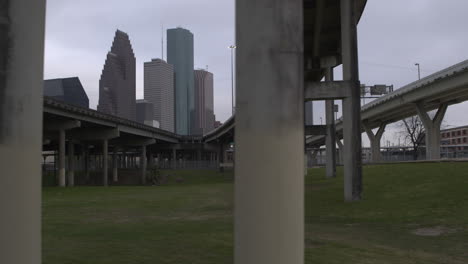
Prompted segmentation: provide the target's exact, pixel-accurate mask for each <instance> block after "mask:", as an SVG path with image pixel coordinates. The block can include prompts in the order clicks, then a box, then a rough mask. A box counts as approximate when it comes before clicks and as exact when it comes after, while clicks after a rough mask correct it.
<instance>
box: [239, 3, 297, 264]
mask: <svg viewBox="0 0 468 264" xmlns="http://www.w3.org/2000/svg"><path fill="white" fill-rule="evenodd" d="M302 6H303V1H302V0H276V1H271V0H256V1H252V0H237V1H236V39H237V50H236V53H237V54H236V55H237V57H236V61H237V66H236V67H237V68H236V76H237V93H236V99H237V100H236V102H237V103H236V132H235V142H236V158H235V160H236V162H235V179H236V180H235V205H236V210H235V222H234V227H235V228H234V230H235V239H234V241H235V247H234V261H235V262H234V263H235V264H259V263H268V264H285V263H287V264H302V263H304V143H305V142H304V63H303V56H304V55H303V45H304V40H303V35H304V30H303V8H302Z"/></svg>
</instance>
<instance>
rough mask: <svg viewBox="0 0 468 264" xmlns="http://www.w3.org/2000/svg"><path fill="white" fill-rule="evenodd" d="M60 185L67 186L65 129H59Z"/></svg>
mask: <svg viewBox="0 0 468 264" xmlns="http://www.w3.org/2000/svg"><path fill="white" fill-rule="evenodd" d="M59 186H60V187H65V186H66V175H65V130H64V129H60V130H59Z"/></svg>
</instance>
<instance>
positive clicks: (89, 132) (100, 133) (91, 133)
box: [68, 128, 120, 141]
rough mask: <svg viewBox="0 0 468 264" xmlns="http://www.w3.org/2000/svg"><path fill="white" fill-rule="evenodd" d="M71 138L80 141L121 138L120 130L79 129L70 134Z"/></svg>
mask: <svg viewBox="0 0 468 264" xmlns="http://www.w3.org/2000/svg"><path fill="white" fill-rule="evenodd" d="M68 134H69V135H70V137H71V138H73V139H76V140H80V141H92V140H109V139H113V138H117V137H119V136H120V131H119V129H118V128H100V129H98V128H93V129H79V130H73V131H70V133H68Z"/></svg>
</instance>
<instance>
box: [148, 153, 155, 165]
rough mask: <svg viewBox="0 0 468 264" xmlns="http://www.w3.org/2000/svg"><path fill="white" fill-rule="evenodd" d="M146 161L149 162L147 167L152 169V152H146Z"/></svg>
mask: <svg viewBox="0 0 468 264" xmlns="http://www.w3.org/2000/svg"><path fill="white" fill-rule="evenodd" d="M148 161H149V164H148V165H149V168H150V169H153V168H154V156H153V152H152V151H150V152H149V153H148Z"/></svg>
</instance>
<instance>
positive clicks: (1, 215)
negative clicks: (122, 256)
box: [0, 0, 45, 264]
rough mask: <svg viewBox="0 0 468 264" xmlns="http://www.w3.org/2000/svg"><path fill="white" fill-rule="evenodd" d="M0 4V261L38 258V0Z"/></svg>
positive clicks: (26, 263) (41, 5)
mask: <svg viewBox="0 0 468 264" xmlns="http://www.w3.org/2000/svg"><path fill="white" fill-rule="evenodd" d="M1 6H2V7H1V8H0V21H1V22H0V24H1V28H0V168H1V172H0V175H1V176H0V245H1V246H0V263H5V264H7V263H8V264H9V263H12V264H13V263H14V264H17V263H18V264H20V263H21V264H33V263H40V262H41V151H42V112H43V111H42V108H43V105H42V96H43V94H42V93H43V91H42V87H43V80H44V79H43V65H44V24H45V1H44V0H15V1H11V0H10V1H2V4H1Z"/></svg>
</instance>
